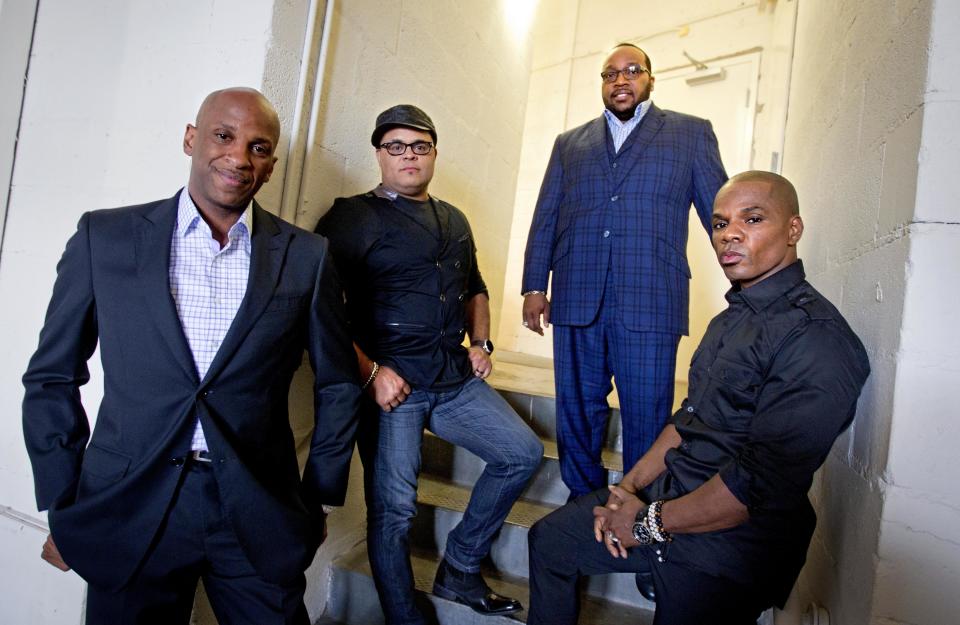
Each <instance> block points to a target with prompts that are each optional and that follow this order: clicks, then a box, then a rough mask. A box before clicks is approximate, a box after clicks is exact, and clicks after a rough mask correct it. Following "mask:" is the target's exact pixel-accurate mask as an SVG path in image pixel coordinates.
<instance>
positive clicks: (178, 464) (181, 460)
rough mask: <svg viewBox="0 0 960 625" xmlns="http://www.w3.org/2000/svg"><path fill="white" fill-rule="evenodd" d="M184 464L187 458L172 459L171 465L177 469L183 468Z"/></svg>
mask: <svg viewBox="0 0 960 625" xmlns="http://www.w3.org/2000/svg"><path fill="white" fill-rule="evenodd" d="M184 462H186V458H182V457H181V458H170V464H172V465H173V466H175V467H182V466H183V463H184Z"/></svg>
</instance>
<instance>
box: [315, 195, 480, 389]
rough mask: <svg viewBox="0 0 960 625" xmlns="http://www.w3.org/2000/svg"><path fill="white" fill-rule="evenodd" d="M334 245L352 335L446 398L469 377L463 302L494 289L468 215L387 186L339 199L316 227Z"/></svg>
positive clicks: (375, 356)
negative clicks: (488, 284) (484, 272)
mask: <svg viewBox="0 0 960 625" xmlns="http://www.w3.org/2000/svg"><path fill="white" fill-rule="evenodd" d="M317 232H318V233H320V234H322V235H324V236H325V237H327V238H328V239H329V240H330V249H331V251H332V252H333V259H334V263H335V265H336V268H337V272H338V273H339V275H340V278H341V282H342V283H343V285H344V291H345V294H346V299H347V313H348V316H349V320H350V326H351V329H352V333H353V338H354V340H355V341H356V342H357V345H359V346H360V349H362V350H363V351H364V353H365V354H367V355H368V356H369V357H370V358H372V359H374V360H376V361H377V362H379V363H380V364H381V365H388V366H389V367H391V368H392V369H394V370H396V372H397V373H399V374H400V376H401V377H403V378H404V379H405V380H406V381H407V382H408V383H409V384H410V385H411V386H412V387H414V388H420V389H425V390H431V391H441V390H445V389H449V388H452V387H454V386H456V385H458V384H461V383H463V382H464V381H465V380H466V379H467V378H469V377H470V375H471V374H472V371H471V368H470V361H469V358H468V357H467V350H466V349H465V348H464V347H463V345H462V343H463V339H464V336H465V332H466V319H465V304H466V302H467V300H469V299H470V298H472V297H473V296H475V295H478V294H480V293H486V291H487V288H486V285H485V284H484V282H483V278H482V277H481V276H480V270H479V268H478V267H477V256H476V247H475V245H474V241H473V234H472V232H471V230H470V224H469V223H467V219H466V217H465V216H464V215H463V213H462V212H460V211H459V210H458V209H457V208H455V207H454V206H452V205H450V204H447V203H446V202H443V201H441V200H437V199H435V198H430V200H429V201H428V202H422V203H421V202H412V201H409V200H404V199H403V198H402V197H391V195H390V194H388V193H387V192H386V191H385V190H384V189H383V188H382V187H378V188H377V189H375V190H374V191H371V192H369V193H365V194H362V195H357V196H354V197H350V198H339V199H337V200H336V202H334V204H333V207H332V208H331V209H330V211H329V212H328V213H327V214H326V215H324V216H323V218H322V219H321V220H320V223H318V224H317Z"/></svg>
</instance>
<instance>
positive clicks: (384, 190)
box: [370, 182, 433, 202]
mask: <svg viewBox="0 0 960 625" xmlns="http://www.w3.org/2000/svg"><path fill="white" fill-rule="evenodd" d="M370 193H372V194H374V195H375V196H377V197H379V198H383V199H385V200H390V201H391V202H394V201H396V199H397V198H398V197H400V194H399V193H397V192H396V191H394V190H393V189H391V188H390V187H388V186H386V185H384V184H383V183H382V182H381V183H380V184H378V185H377V186H376V187H375V188H374V189H373V190H372V191H370ZM432 197H433V196H428V198H427V200H423V201H429V200H430V198H432ZM410 201H411V202H417V201H419V200H410Z"/></svg>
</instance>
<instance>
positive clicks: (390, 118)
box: [370, 104, 437, 148]
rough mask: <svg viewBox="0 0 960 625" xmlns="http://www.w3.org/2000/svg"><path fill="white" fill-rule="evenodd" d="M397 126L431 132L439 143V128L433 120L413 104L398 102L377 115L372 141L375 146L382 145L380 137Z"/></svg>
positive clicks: (434, 140) (432, 136)
mask: <svg viewBox="0 0 960 625" xmlns="http://www.w3.org/2000/svg"><path fill="white" fill-rule="evenodd" d="M397 126H403V127H405V128H414V129H416V130H424V131H426V132H429V133H430V137H431V138H432V139H433V143H434V144H436V143H437V129H436V128H435V127H434V125H433V120H432V119H430V116H429V115H427V114H426V113H424V112H423V111H421V110H420V109H418V108H417V107H415V106H414V105H412V104H397V105H396V106H391V107H390V108H388V109H387V110H385V111H384V112H382V113H380V114H379V115H377V126H376V128H374V129H373V135H372V136H371V137H370V143H372V144H373V147H375V148H378V147H380V139H382V138H383V135H384V134H386V132H387V131H388V130H390V129H391V128H396V127H397Z"/></svg>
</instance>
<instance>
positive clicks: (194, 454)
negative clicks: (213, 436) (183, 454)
mask: <svg viewBox="0 0 960 625" xmlns="http://www.w3.org/2000/svg"><path fill="white" fill-rule="evenodd" d="M209 453H210V452H208V451H206V450H203V449H194V450H192V451H191V452H190V455H189V456H188V457H189V458H190V460H191V461H192V462H204V463H210V462H213V460H212V459H211V458H210V456H209Z"/></svg>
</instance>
